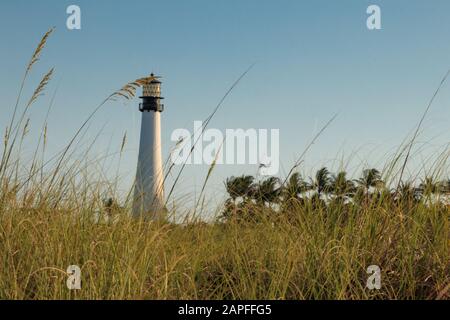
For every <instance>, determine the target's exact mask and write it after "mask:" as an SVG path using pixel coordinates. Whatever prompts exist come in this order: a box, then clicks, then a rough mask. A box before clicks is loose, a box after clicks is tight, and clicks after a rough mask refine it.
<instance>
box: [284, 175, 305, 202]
mask: <svg viewBox="0 0 450 320" xmlns="http://www.w3.org/2000/svg"><path fill="white" fill-rule="evenodd" d="M308 190H310V186H309V184H308V183H307V182H306V181H304V180H303V178H302V177H301V175H300V173H298V172H295V173H293V174H292V175H291V177H290V178H289V180H288V182H287V184H286V186H285V187H284V189H283V195H284V198H285V200H288V199H298V196H299V194H301V193H304V192H307V191H308Z"/></svg>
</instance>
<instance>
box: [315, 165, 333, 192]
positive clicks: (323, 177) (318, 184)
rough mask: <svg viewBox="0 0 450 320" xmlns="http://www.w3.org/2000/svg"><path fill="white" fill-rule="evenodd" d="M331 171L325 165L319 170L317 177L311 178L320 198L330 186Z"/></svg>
mask: <svg viewBox="0 0 450 320" xmlns="http://www.w3.org/2000/svg"><path fill="white" fill-rule="evenodd" d="M330 182H331V178H330V172H329V171H328V169H327V168H326V167H323V168H322V169H320V170H318V171H317V172H316V176H315V179H314V180H312V179H311V187H312V189H315V190H316V191H317V194H318V196H319V198H320V196H321V195H322V194H323V193H324V192H327V191H328V190H329V188H330Z"/></svg>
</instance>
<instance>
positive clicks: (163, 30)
mask: <svg viewBox="0 0 450 320" xmlns="http://www.w3.org/2000/svg"><path fill="white" fill-rule="evenodd" d="M372 4H375V5H378V6H379V7H380V8H381V21H382V28H381V30H369V29H368V28H367V26H366V20H367V18H368V14H367V13H366V9H367V7H368V6H369V5H372ZM69 5H78V6H79V7H80V8H81V30H68V29H67V27H66V20H67V18H68V16H69V15H68V14H67V13H66V8H67V7H68V6H69ZM449 13H450V2H449V1H447V0H433V2H432V5H430V1H425V0H420V1H419V0H396V1H384V0H371V1H365V0H342V1H333V0H308V1H306V0H303V1H299V0H295V1H261V0H258V1H256V0H245V1H242V0H241V1H237V0H228V1H206V0H190V1H143V0H142V1H138V0H129V1H120V2H119V1H106V0H96V1H63V0H58V1H56V0H54V1H50V0H41V1H24V0H14V1H1V3H0V38H1V39H2V44H1V50H0V95H1V97H2V99H1V110H2V112H1V114H0V126H1V127H2V128H5V126H6V124H7V123H8V120H9V118H10V116H11V112H12V107H13V105H14V103H15V99H16V96H17V92H18V89H19V85H20V81H21V78H22V76H23V73H24V68H25V66H26V64H27V63H28V61H29V58H30V56H31V54H32V52H33V50H34V49H35V47H36V45H37V43H38V42H39V40H40V38H41V36H42V35H43V34H44V33H45V32H46V31H47V30H48V29H49V28H50V27H52V26H55V27H56V32H55V34H54V35H52V37H51V38H50V39H49V41H48V45H47V47H46V48H45V51H44V53H43V55H42V57H41V60H40V61H39V64H38V65H36V67H35V69H33V74H32V76H31V78H30V81H29V82H28V83H27V86H26V89H25V96H27V95H30V94H31V93H32V91H33V89H34V87H35V86H36V84H37V83H38V82H39V80H40V77H42V75H43V74H45V72H46V71H48V69H50V68H51V67H55V75H54V78H53V80H52V82H51V84H50V85H49V87H48V88H47V91H46V95H45V96H43V97H41V98H40V100H39V101H38V102H37V104H36V105H34V106H33V108H32V109H31V110H30V118H31V124H32V129H31V133H32V134H31V135H30V142H29V145H30V147H29V149H28V150H32V148H31V145H32V140H33V139H32V138H33V133H34V134H35V135H37V133H36V132H38V131H39V129H40V126H41V124H42V121H43V117H44V115H45V111H46V110H47V108H48V106H49V103H50V100H51V97H52V95H53V94H55V99H54V105H53V107H52V110H51V113H50V116H49V128H48V132H49V133H48V136H49V142H48V151H47V152H48V155H49V156H50V155H51V154H54V153H56V152H58V151H59V150H61V148H62V147H64V145H66V144H67V143H68V141H69V140H70V138H71V137H72V136H73V134H74V133H75V132H76V130H77V129H78V128H79V127H80V125H81V124H82V123H83V121H84V120H85V119H86V118H87V116H88V115H89V114H90V112H91V111H92V110H93V109H94V108H95V107H96V106H97V105H98V104H99V103H100V102H101V101H102V100H103V99H104V98H106V97H107V96H108V95H110V94H111V93H112V92H114V91H115V90H117V89H119V88H120V87H121V86H122V85H124V84H125V83H127V82H130V81H132V80H134V79H137V78H140V77H142V76H146V75H148V74H149V73H150V72H154V73H156V74H158V75H161V76H163V79H162V81H163V85H162V92H163V96H164V97H165V98H166V99H165V101H164V104H165V111H164V113H163V115H162V118H163V120H162V136H163V157H164V158H167V157H168V155H169V151H170V149H171V148H172V147H173V145H174V142H172V141H170V137H171V133H172V132H173V131H174V130H175V129H178V128H186V129H188V130H190V131H192V130H193V125H194V121H198V120H203V119H205V118H206V117H207V116H208V115H209V114H210V113H211V111H212V110H213V109H214V108H215V106H216V105H217V103H218V102H219V101H220V100H221V98H222V97H223V95H224V94H225V93H226V91H227V90H228V89H229V88H230V86H231V85H232V84H233V83H234V81H236V79H237V78H238V77H239V76H240V75H241V74H242V73H243V72H244V71H245V70H246V69H247V68H248V67H249V66H251V65H253V64H254V67H253V68H252V69H251V70H250V72H249V73H248V74H247V75H246V76H245V77H244V78H243V79H242V81H240V82H239V84H238V85H237V86H236V87H235V88H234V89H233V91H232V92H231V94H230V95H229V96H228V97H227V99H226V100H225V102H224V103H223V105H222V107H221V109H220V110H219V111H218V113H217V114H216V116H215V117H214V118H213V120H212V121H211V123H210V127H211V128H217V129H219V130H223V131H225V129H233V128H243V129H248V128H256V129H269V130H270V129H280V161H281V167H280V173H279V175H280V176H283V175H285V174H286V173H287V172H288V171H289V169H290V167H291V166H292V165H293V164H294V162H295V160H296V158H297V157H298V156H299V155H300V154H301V153H302V152H303V151H304V150H305V148H306V146H307V145H308V144H309V142H310V141H311V139H312V137H313V136H314V135H315V134H316V133H317V132H318V131H319V130H320V129H321V127H322V126H323V125H324V124H325V123H326V122H327V121H328V120H329V119H330V118H331V117H333V115H335V114H337V118H336V120H335V121H334V122H333V123H332V124H331V125H330V126H329V127H328V128H327V129H326V131H325V132H324V133H323V134H322V135H321V136H320V138H319V139H318V140H317V141H316V143H315V144H314V145H313V146H312V148H311V149H310V150H309V151H308V152H307V154H306V156H305V157H304V159H303V160H304V162H303V163H302V165H301V168H300V170H301V171H302V172H304V174H306V175H309V174H312V173H313V172H314V170H316V169H318V168H319V167H321V166H328V167H330V169H331V170H334V171H336V170H339V169H340V168H341V167H345V168H346V169H347V170H348V171H349V172H351V173H354V174H355V175H357V174H360V172H361V170H362V169H363V168H365V167H378V168H382V167H383V166H384V164H385V162H386V161H387V159H388V158H389V156H390V155H392V154H393V153H394V152H395V150H396V149H397V148H398V147H399V145H400V144H401V143H402V141H403V140H404V139H405V138H406V137H407V136H408V134H411V132H412V131H413V130H414V128H415V126H416V125H417V123H418V121H419V119H420V117H421V115H422V113H423V111H424V109H425V108H426V106H427V103H428V102H429V100H430V98H431V96H432V95H433V93H434V91H435V90H436V88H437V87H438V85H439V83H440V81H441V79H442V77H443V76H444V74H445V73H446V71H447V70H448V69H449V68H450V37H449V31H450V19H449V18H448V16H449ZM138 103H139V99H138V98H136V99H134V100H132V101H128V102H127V103H123V102H120V101H119V102H115V103H108V104H107V105H105V106H104V107H103V108H102V109H101V110H100V111H99V112H98V113H97V114H96V116H95V117H94V118H93V119H92V121H91V122H90V125H89V130H88V132H87V134H86V136H85V138H84V139H85V141H89V139H91V140H92V139H94V138H95V137H96V136H97V135H98V134H99V137H98V140H97V144H96V146H97V147H96V148H94V150H93V153H94V154H97V155H99V156H100V155H102V154H106V153H108V152H113V151H117V150H119V148H120V145H121V143H122V137H123V135H124V134H125V132H126V134H127V144H126V148H125V152H124V155H123V157H122V159H121V160H120V164H119V159H118V157H117V156H113V157H109V158H108V160H105V162H104V165H105V168H106V169H105V171H107V174H110V175H112V176H114V175H115V174H116V172H117V170H116V167H117V166H119V172H120V176H121V178H122V180H121V181H122V183H121V185H122V187H123V189H124V190H126V189H127V188H128V187H129V185H130V184H131V182H132V180H133V179H134V175H135V167H136V161H137V153H138V147H139V145H138V142H139V128H140V113H139V111H138V108H137V105H138ZM449 103H450V83H447V84H446V85H444V86H443V88H442V90H441V92H440V93H439V95H438V97H437V98H436V100H435V102H434V104H433V105H432V108H431V110H430V113H429V114H428V115H427V118H426V119H425V122H424V124H423V127H422V129H423V130H422V132H421V135H420V137H419V140H418V141H419V142H421V143H426V144H422V145H418V147H417V149H416V148H415V149H414V157H413V159H412V162H411V166H410V170H416V169H415V168H419V169H423V168H424V167H425V168H426V167H427V166H431V162H430V161H431V160H430V157H431V158H432V157H433V156H435V155H436V154H438V153H439V152H442V151H445V150H446V149H447V150H448V145H447V144H448V143H449V142H450V139H449V138H450V130H449V127H450V126H449V125H448V124H449V123H450V109H449ZM33 130H34V131H33ZM2 131H4V129H2ZM86 143H87V142H86ZM26 150H27V149H26ZM343 159H344V160H343ZM177 169H178V168H177ZM257 170H258V168H257V166H255V165H220V166H217V167H216V168H215V170H214V172H213V176H212V178H211V180H210V181H209V188H208V193H210V194H211V199H216V198H220V197H223V195H224V185H223V181H224V180H225V179H226V178H227V177H229V176H232V175H235V176H236V175H241V174H255V173H256V172H257ZM174 172H176V171H174ZM207 172H208V166H207V165H200V166H199V165H193V166H188V168H187V169H186V171H185V172H184V174H183V176H182V178H181V182H180V184H179V185H178V186H177V189H176V196H175V198H178V199H188V200H187V201H184V200H183V201H184V202H188V203H191V202H192V203H193V202H195V198H196V196H198V192H199V191H200V189H201V186H202V183H203V181H204V179H205V176H206V174H207ZM171 179H172V178H170V179H169V181H167V184H166V188H167V189H170V187H171V184H172V180H171Z"/></svg>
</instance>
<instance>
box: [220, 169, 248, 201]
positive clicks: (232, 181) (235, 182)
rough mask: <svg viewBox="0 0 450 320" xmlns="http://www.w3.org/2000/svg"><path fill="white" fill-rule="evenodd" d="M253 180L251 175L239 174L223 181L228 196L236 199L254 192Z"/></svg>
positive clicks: (244, 197)
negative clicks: (239, 175)
mask: <svg viewBox="0 0 450 320" xmlns="http://www.w3.org/2000/svg"><path fill="white" fill-rule="evenodd" d="M254 180H255V178H254V177H253V176H245V175H244V176H241V177H231V178H228V179H227V180H226V182H225V187H226V189H227V192H228V194H229V195H230V198H231V199H232V200H233V201H236V199H238V198H242V199H243V200H245V199H246V198H249V197H251V196H252V195H253V194H254V189H255V185H254Z"/></svg>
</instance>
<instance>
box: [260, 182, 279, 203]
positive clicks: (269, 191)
mask: <svg viewBox="0 0 450 320" xmlns="http://www.w3.org/2000/svg"><path fill="white" fill-rule="evenodd" d="M280 194H281V187H280V180H279V179H278V178H276V177H270V178H267V179H266V180H263V181H261V182H259V183H258V184H257V185H256V187H255V190H254V198H255V200H256V201H257V202H259V203H262V204H265V203H269V204H270V203H276V202H278V200H279V197H280Z"/></svg>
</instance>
